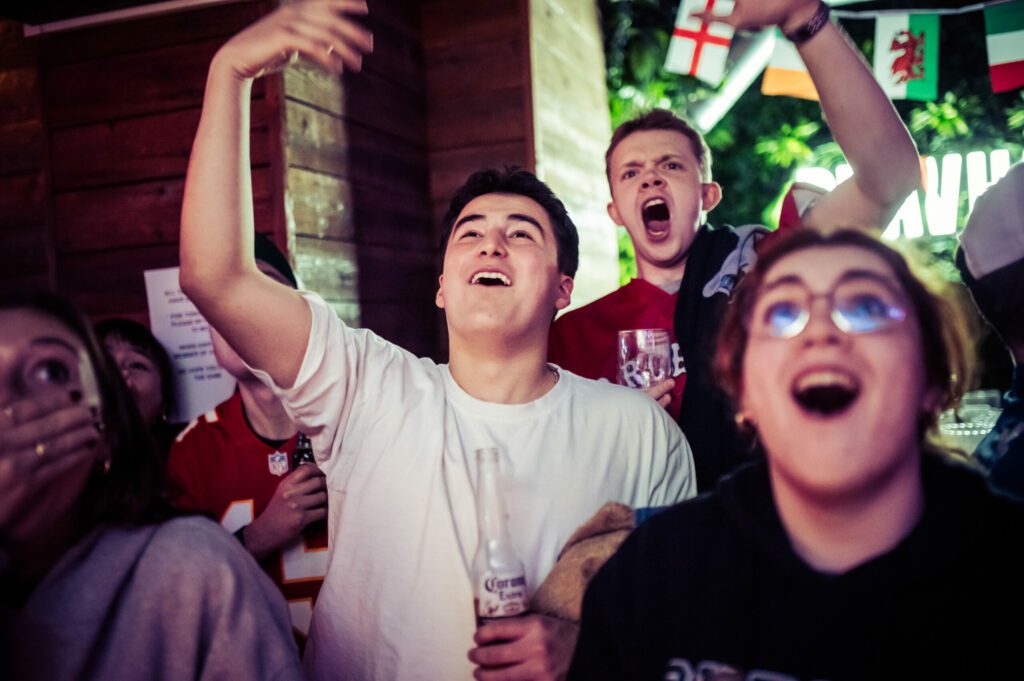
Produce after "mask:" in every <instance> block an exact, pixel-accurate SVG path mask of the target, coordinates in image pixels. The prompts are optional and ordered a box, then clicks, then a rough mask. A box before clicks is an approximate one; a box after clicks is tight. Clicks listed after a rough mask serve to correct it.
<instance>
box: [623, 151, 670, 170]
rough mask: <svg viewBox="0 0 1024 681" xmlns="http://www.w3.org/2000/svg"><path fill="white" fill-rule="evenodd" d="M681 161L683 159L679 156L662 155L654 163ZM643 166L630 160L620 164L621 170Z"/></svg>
mask: <svg viewBox="0 0 1024 681" xmlns="http://www.w3.org/2000/svg"><path fill="white" fill-rule="evenodd" d="M682 159H683V157H682V156H680V155H679V154H664V155H663V156H660V157H658V158H657V159H656V160H655V161H654V162H655V163H656V164H657V163H664V162H665V161H670V160H676V161H681V160H682ZM643 164H644V163H643V161H637V160H632V161H626V162H625V163H623V164H622V166H621V167H622V168H633V167H636V166H642V165H643Z"/></svg>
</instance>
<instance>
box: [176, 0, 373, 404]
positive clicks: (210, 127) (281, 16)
mask: <svg viewBox="0 0 1024 681" xmlns="http://www.w3.org/2000/svg"><path fill="white" fill-rule="evenodd" d="M366 12H367V9H366V3H365V2H363V1H362V0H310V1H307V2H301V3H296V4H292V5H287V6H284V7H281V8H279V9H278V10H276V11H275V12H273V13H272V14H269V15H267V16H266V17H264V18H263V19H261V20H260V21H258V22H257V23H255V24H253V25H252V26H250V27H248V28H246V29H245V30H244V31H242V32H241V33H239V34H237V35H236V36H234V37H233V38H231V40H229V41H228V42H227V43H226V44H225V45H224V46H223V47H222V48H221V49H220V50H219V51H218V52H217V54H216V55H215V56H214V58H213V61H212V63H211V64H210V72H209V75H208V77H207V83H206V95H205V97H204V100H203V113H202V117H201V119H200V121H199V130H198V132H197V133H196V139H195V144H194V145H193V147H192V158H191V160H190V161H189V168H188V177H187V178H186V181H185V201H184V205H183V207H182V216H181V287H182V290H184V291H185V293H186V294H187V295H188V296H189V298H191V299H192V301H193V302H194V303H195V304H196V306H197V307H198V308H199V310H200V312H202V313H203V315H204V316H205V317H206V318H207V319H208V320H209V321H210V323H211V324H212V325H213V326H214V327H215V328H216V329H217V330H218V331H220V333H221V334H222V335H223V336H224V337H225V338H226V339H227V341H228V343H230V344H231V347H233V348H235V349H236V350H237V351H238V353H239V355H241V356H242V358H243V359H245V361H246V362H248V363H249V364H250V365H252V366H255V367H257V368H260V369H263V370H264V371H266V372H267V373H269V374H270V376H271V378H273V379H274V382H275V383H277V384H278V385H281V386H284V387H288V386H291V385H292V384H293V383H294V382H295V378H296V376H297V375H298V371H299V366H300V364H301V362H302V357H303V353H304V352H305V348H306V343H307V340H308V338H309V331H310V324H311V318H310V313H309V310H308V308H307V306H306V303H305V302H304V301H303V300H302V298H301V296H300V295H299V294H298V293H297V292H296V291H294V290H293V289H291V288H288V287H287V286H283V285H281V284H278V283H277V282H275V281H273V280H272V279H270V278H269V277H266V276H264V275H263V274H262V273H260V272H259V270H257V269H256V263H255V260H254V258H253V244H252V239H253V236H252V235H253V205H252V177H251V173H250V169H249V100H250V94H251V92H252V84H253V81H254V80H255V79H256V78H259V77H260V76H262V75H265V74H267V73H271V72H273V71H276V70H280V69H282V68H284V67H286V66H287V65H288V64H290V63H292V62H294V61H295V60H296V59H297V58H298V57H299V56H302V57H304V58H306V59H308V60H310V61H313V62H316V63H318V64H319V65H321V66H322V67H323V68H324V69H326V70H327V71H329V72H331V73H340V72H341V71H342V70H343V69H345V68H348V69H351V70H355V71H358V70H359V68H360V66H361V63H362V55H363V53H365V52H369V51H370V50H372V46H373V42H372V37H371V35H370V33H369V32H367V31H366V30H365V29H364V28H362V27H360V26H359V25H358V24H356V23H355V22H353V21H352V20H351V19H350V18H349V17H351V16H353V15H365V14H366Z"/></svg>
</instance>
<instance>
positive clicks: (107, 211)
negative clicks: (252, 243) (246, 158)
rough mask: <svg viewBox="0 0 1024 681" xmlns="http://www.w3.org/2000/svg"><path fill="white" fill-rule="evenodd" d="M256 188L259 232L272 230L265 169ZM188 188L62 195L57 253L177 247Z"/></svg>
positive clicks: (164, 185) (155, 186) (159, 185)
mask: <svg viewBox="0 0 1024 681" xmlns="http://www.w3.org/2000/svg"><path fill="white" fill-rule="evenodd" d="M252 185H253V209H254V214H255V218H256V230H257V231H260V232H272V231H273V226H274V225H273V212H272V206H271V199H272V192H273V188H272V187H271V180H270V176H269V172H268V171H267V169H265V168H257V169H255V170H254V171H253V174H252ZM184 189H185V180H184V179H183V178H173V179H170V180H158V181H155V182H137V183H133V184H130V185H114V186H111V187H102V188H99V189H89V190H84V191H70V192H61V193H58V194H56V196H55V215H56V230H55V232H56V237H57V247H58V251H59V252H60V253H61V254H67V253H78V252H81V251H96V250H117V249H126V248H129V247H137V246H146V245H157V244H167V245H176V244H177V243H178V232H179V231H180V222H181V201H182V197H183V192H184ZM115 206H116V211H114V210H113V207H115ZM115 213H116V214H115Z"/></svg>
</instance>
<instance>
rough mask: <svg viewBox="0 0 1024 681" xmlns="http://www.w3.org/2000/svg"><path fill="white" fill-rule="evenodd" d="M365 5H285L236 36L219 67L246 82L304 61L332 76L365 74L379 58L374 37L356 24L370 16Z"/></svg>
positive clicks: (335, 1)
mask: <svg viewBox="0 0 1024 681" xmlns="http://www.w3.org/2000/svg"><path fill="white" fill-rule="evenodd" d="M366 14H367V7H366V2H364V1H363V0H306V1H305V2H297V3H294V4H291V5H284V6H283V7H279V8H278V9H277V10H275V11H274V12H272V13H271V14H268V15H267V16H265V17H263V18H262V19H260V20H259V21H257V22H256V23H255V24H253V25H252V26H249V27H248V28H246V29H245V30H243V31H242V32H240V33H238V34H237V35H235V36H234V37H233V38H231V40H229V41H228V42H227V43H225V44H224V46H223V47H221V48H220V51H219V52H218V53H217V57H216V58H215V62H217V63H220V64H223V65H224V66H226V67H227V68H230V69H231V71H232V72H233V73H234V75H235V76H236V77H237V78H239V79H242V80H246V79H252V78H259V77H260V76H263V75H265V74H267V73H273V72H275V71H279V70H281V69H283V68H285V67H286V66H288V65H289V64H292V63H294V62H295V60H296V59H298V57H299V56H302V57H305V58H306V59H309V60H310V61H313V62H316V63H318V64H320V66H322V67H323V68H324V69H325V70H327V71H328V72H329V73H341V72H342V71H343V70H344V69H346V68H348V69H350V70H352V71H359V70H360V69H361V68H362V63H363V55H364V54H367V53H369V52H373V35H372V34H371V33H370V32H369V31H368V30H366V29H365V28H363V27H362V26H360V25H359V24H358V23H356V22H355V21H353V20H352V19H351V18H350V17H352V16H365V15H366Z"/></svg>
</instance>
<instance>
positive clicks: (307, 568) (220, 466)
mask: <svg viewBox="0 0 1024 681" xmlns="http://www.w3.org/2000/svg"><path fill="white" fill-rule="evenodd" d="M297 439H298V437H297V436H293V437H292V438H291V439H289V440H288V441H287V442H285V443H284V444H283V445H282V446H281V447H277V448H275V447H271V446H270V445H268V444H267V443H266V442H264V441H263V440H261V439H260V438H259V437H257V435H256V434H255V433H253V432H252V430H251V429H250V428H249V424H248V423H247V422H246V419H245V414H244V412H243V409H242V396H241V393H237V392H236V393H235V394H234V395H233V396H232V397H231V398H230V399H228V400H227V401H225V402H222V403H221V404H219V405H217V408H216V409H214V410H213V411H210V412H207V413H206V414H203V415H202V416H200V417H199V418H197V419H196V420H195V421H193V422H192V423H191V424H189V426H188V427H187V428H186V429H185V430H183V431H182V432H181V434H180V435H178V437H177V439H176V440H175V441H174V444H173V445H172V446H171V450H170V454H169V461H168V477H169V479H170V483H171V485H172V493H173V494H174V497H173V501H174V504H175V505H176V506H178V507H179V508H182V509H184V510H188V511H196V512H199V513H203V514H206V515H209V516H212V517H213V518H214V519H216V520H218V521H219V522H220V523H221V525H223V526H224V528H225V529H226V530H227V531H228V532H235V531H237V530H239V529H241V528H242V527H245V526H246V525H249V524H250V523H252V521H253V519H254V518H256V517H257V516H259V515H260V514H261V513H263V511H264V509H266V507H267V504H268V503H270V499H271V497H273V495H274V490H276V489H277V485H278V483H280V482H281V479H282V478H283V477H284V476H285V475H287V474H288V473H289V472H290V470H291V453H292V451H293V450H294V449H295V444H296V440H297ZM262 565H263V569H264V570H266V571H267V573H268V574H269V575H270V577H271V579H273V580H274V582H275V583H276V584H277V585H278V586H279V587H280V588H281V591H282V592H283V593H284V596H285V599H287V601H288V609H289V611H290V613H291V617H292V626H293V628H294V630H295V632H296V637H297V638H299V640H300V642H301V641H302V640H304V639H305V637H306V635H307V634H308V633H309V622H310V617H311V616H312V611H313V603H314V602H315V601H316V597H317V594H318V593H319V592H320V585H321V584H322V583H323V578H324V575H325V574H326V573H327V536H326V533H321V534H320V535H314V536H312V537H308V538H307V537H303V536H300V537H299V538H297V539H296V540H295V542H293V543H292V544H291V545H289V546H288V547H286V548H285V549H283V550H280V551H275V552H274V553H272V554H271V555H270V556H269V557H267V558H266V560H264V561H263V563H262Z"/></svg>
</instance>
